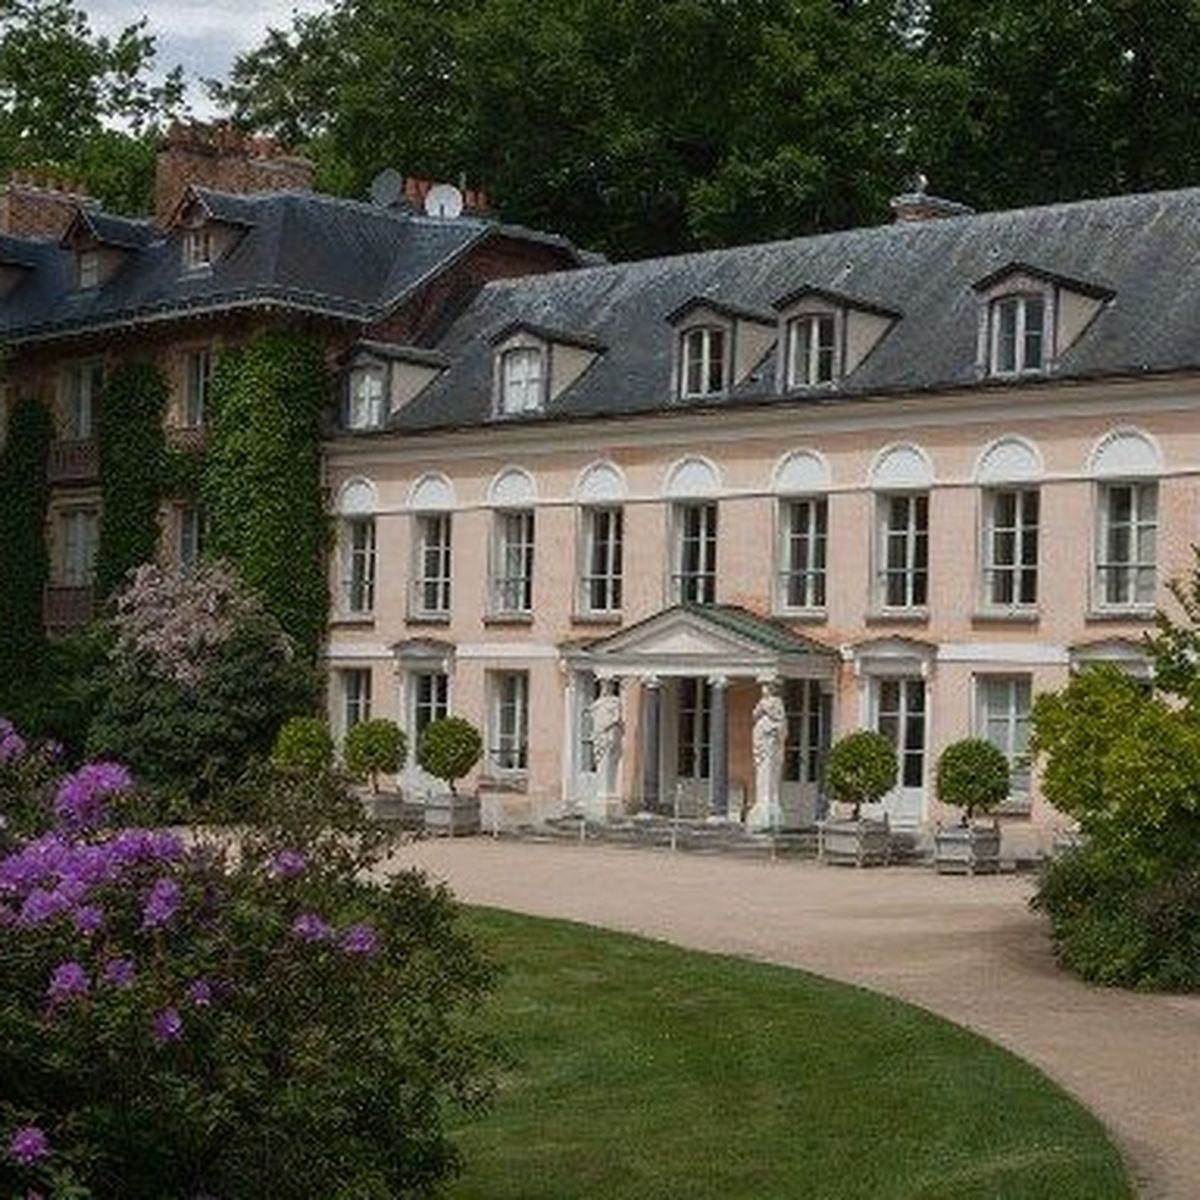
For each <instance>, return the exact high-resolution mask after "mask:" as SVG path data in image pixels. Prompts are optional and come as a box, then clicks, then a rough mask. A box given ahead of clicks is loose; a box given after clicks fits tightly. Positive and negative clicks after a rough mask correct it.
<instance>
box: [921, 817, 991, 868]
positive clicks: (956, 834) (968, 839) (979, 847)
mask: <svg viewBox="0 0 1200 1200" xmlns="http://www.w3.org/2000/svg"><path fill="white" fill-rule="evenodd" d="M933 865H934V866H935V867H936V868H937V872H938V874H939V875H995V874H996V873H997V872H998V871H999V870H1000V826H999V825H996V824H992V825H956V826H954V827H953V828H951V829H939V830H938V831H937V833H936V834H935V835H934V840H933Z"/></svg>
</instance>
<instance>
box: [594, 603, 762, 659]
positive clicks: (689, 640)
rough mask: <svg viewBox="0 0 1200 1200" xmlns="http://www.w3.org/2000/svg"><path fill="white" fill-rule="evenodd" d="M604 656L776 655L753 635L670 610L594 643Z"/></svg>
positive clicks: (697, 656)
mask: <svg viewBox="0 0 1200 1200" xmlns="http://www.w3.org/2000/svg"><path fill="white" fill-rule="evenodd" d="M592 649H593V651H594V652H595V653H597V654H600V655H618V656H620V657H622V658H631V657H640V658H646V659H654V658H704V659H711V658H725V657H728V656H730V655H738V656H741V655H746V654H750V655H757V656H759V657H762V658H763V659H767V658H770V657H773V656H772V655H770V654H769V653H768V652H767V651H766V649H765V648H764V647H762V646H759V645H756V644H755V643H754V642H752V641H751V640H750V639H749V638H738V637H735V636H734V635H732V634H730V633H726V632H725V631H724V630H717V629H716V628H715V627H714V626H712V625H710V624H709V623H707V622H705V621H704V620H703V618H701V617H699V616H697V615H696V614H694V613H689V612H667V613H662V614H660V615H659V616H657V617H651V618H650V620H648V621H644V622H642V623H641V624H640V625H636V626H634V627H633V628H632V629H628V630H625V631H624V632H623V633H619V634H616V635H615V636H614V637H611V638H606V639H604V642H603V645H593V647H592Z"/></svg>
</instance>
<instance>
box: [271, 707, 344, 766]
mask: <svg viewBox="0 0 1200 1200" xmlns="http://www.w3.org/2000/svg"><path fill="white" fill-rule="evenodd" d="M271 763H272V765H274V766H275V767H278V768H279V770H281V771H284V772H286V773H288V774H294V775H320V774H322V773H323V772H325V771H328V770H329V769H330V767H332V766H333V735H332V734H331V733H330V732H329V722H328V721H325V720H324V719H322V718H321V717H291V718H289V719H288V720H287V721H285V722H284V723H283V725H282V726H281V727H280V730H279V734H278V735H277V736H276V738H275V746H274V749H272V751H271Z"/></svg>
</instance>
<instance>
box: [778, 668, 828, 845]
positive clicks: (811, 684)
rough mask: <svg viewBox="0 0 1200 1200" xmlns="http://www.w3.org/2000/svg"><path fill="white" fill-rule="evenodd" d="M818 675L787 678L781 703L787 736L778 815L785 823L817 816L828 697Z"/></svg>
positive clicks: (809, 821)
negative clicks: (784, 711)
mask: <svg viewBox="0 0 1200 1200" xmlns="http://www.w3.org/2000/svg"><path fill="white" fill-rule="evenodd" d="M829 699H831V697H829V696H827V695H826V694H824V693H823V692H822V690H821V682H820V680H818V679H787V680H785V681H784V685H783V706H784V709H785V710H786V712H787V740H786V742H785V743H784V747H783V781H782V786H781V790H780V797H779V800H780V807H781V809H782V810H783V811H782V813H781V819H782V822H783V824H784V825H785V826H797V825H811V824H812V823H813V822H814V821H815V820H816V819H817V815H818V813H817V805H818V793H819V789H820V783H821V777H822V773H823V771H824V767H825V749H826V741H827V736H828V709H829V705H828V703H827V702H828V700H829Z"/></svg>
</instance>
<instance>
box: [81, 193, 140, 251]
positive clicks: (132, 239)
mask: <svg viewBox="0 0 1200 1200" xmlns="http://www.w3.org/2000/svg"><path fill="white" fill-rule="evenodd" d="M153 237H154V224H153V222H151V221H149V220H144V221H139V220H134V219H133V218H131V217H120V216H116V215H115V214H113V213H106V212H104V211H103V210H102V209H99V208H95V207H93V206H92V205H82V204H81V205H80V206H79V208H78V209H76V212H75V216H74V218H73V219H72V221H71V223H70V225H68V226H67V228H66V230H65V232H64V233H63V236H62V241H61V244H62V245H64V246H75V245H77V244H78V242H79V240H80V239H81V238H83V239H90V240H91V241H93V242H99V243H100V244H101V245H104V246H113V247H115V248H116V249H118V250H136V249H138V248H139V247H141V246H144V245H146V243H147V242H149V241H150V240H151V239H152V238H153Z"/></svg>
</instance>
